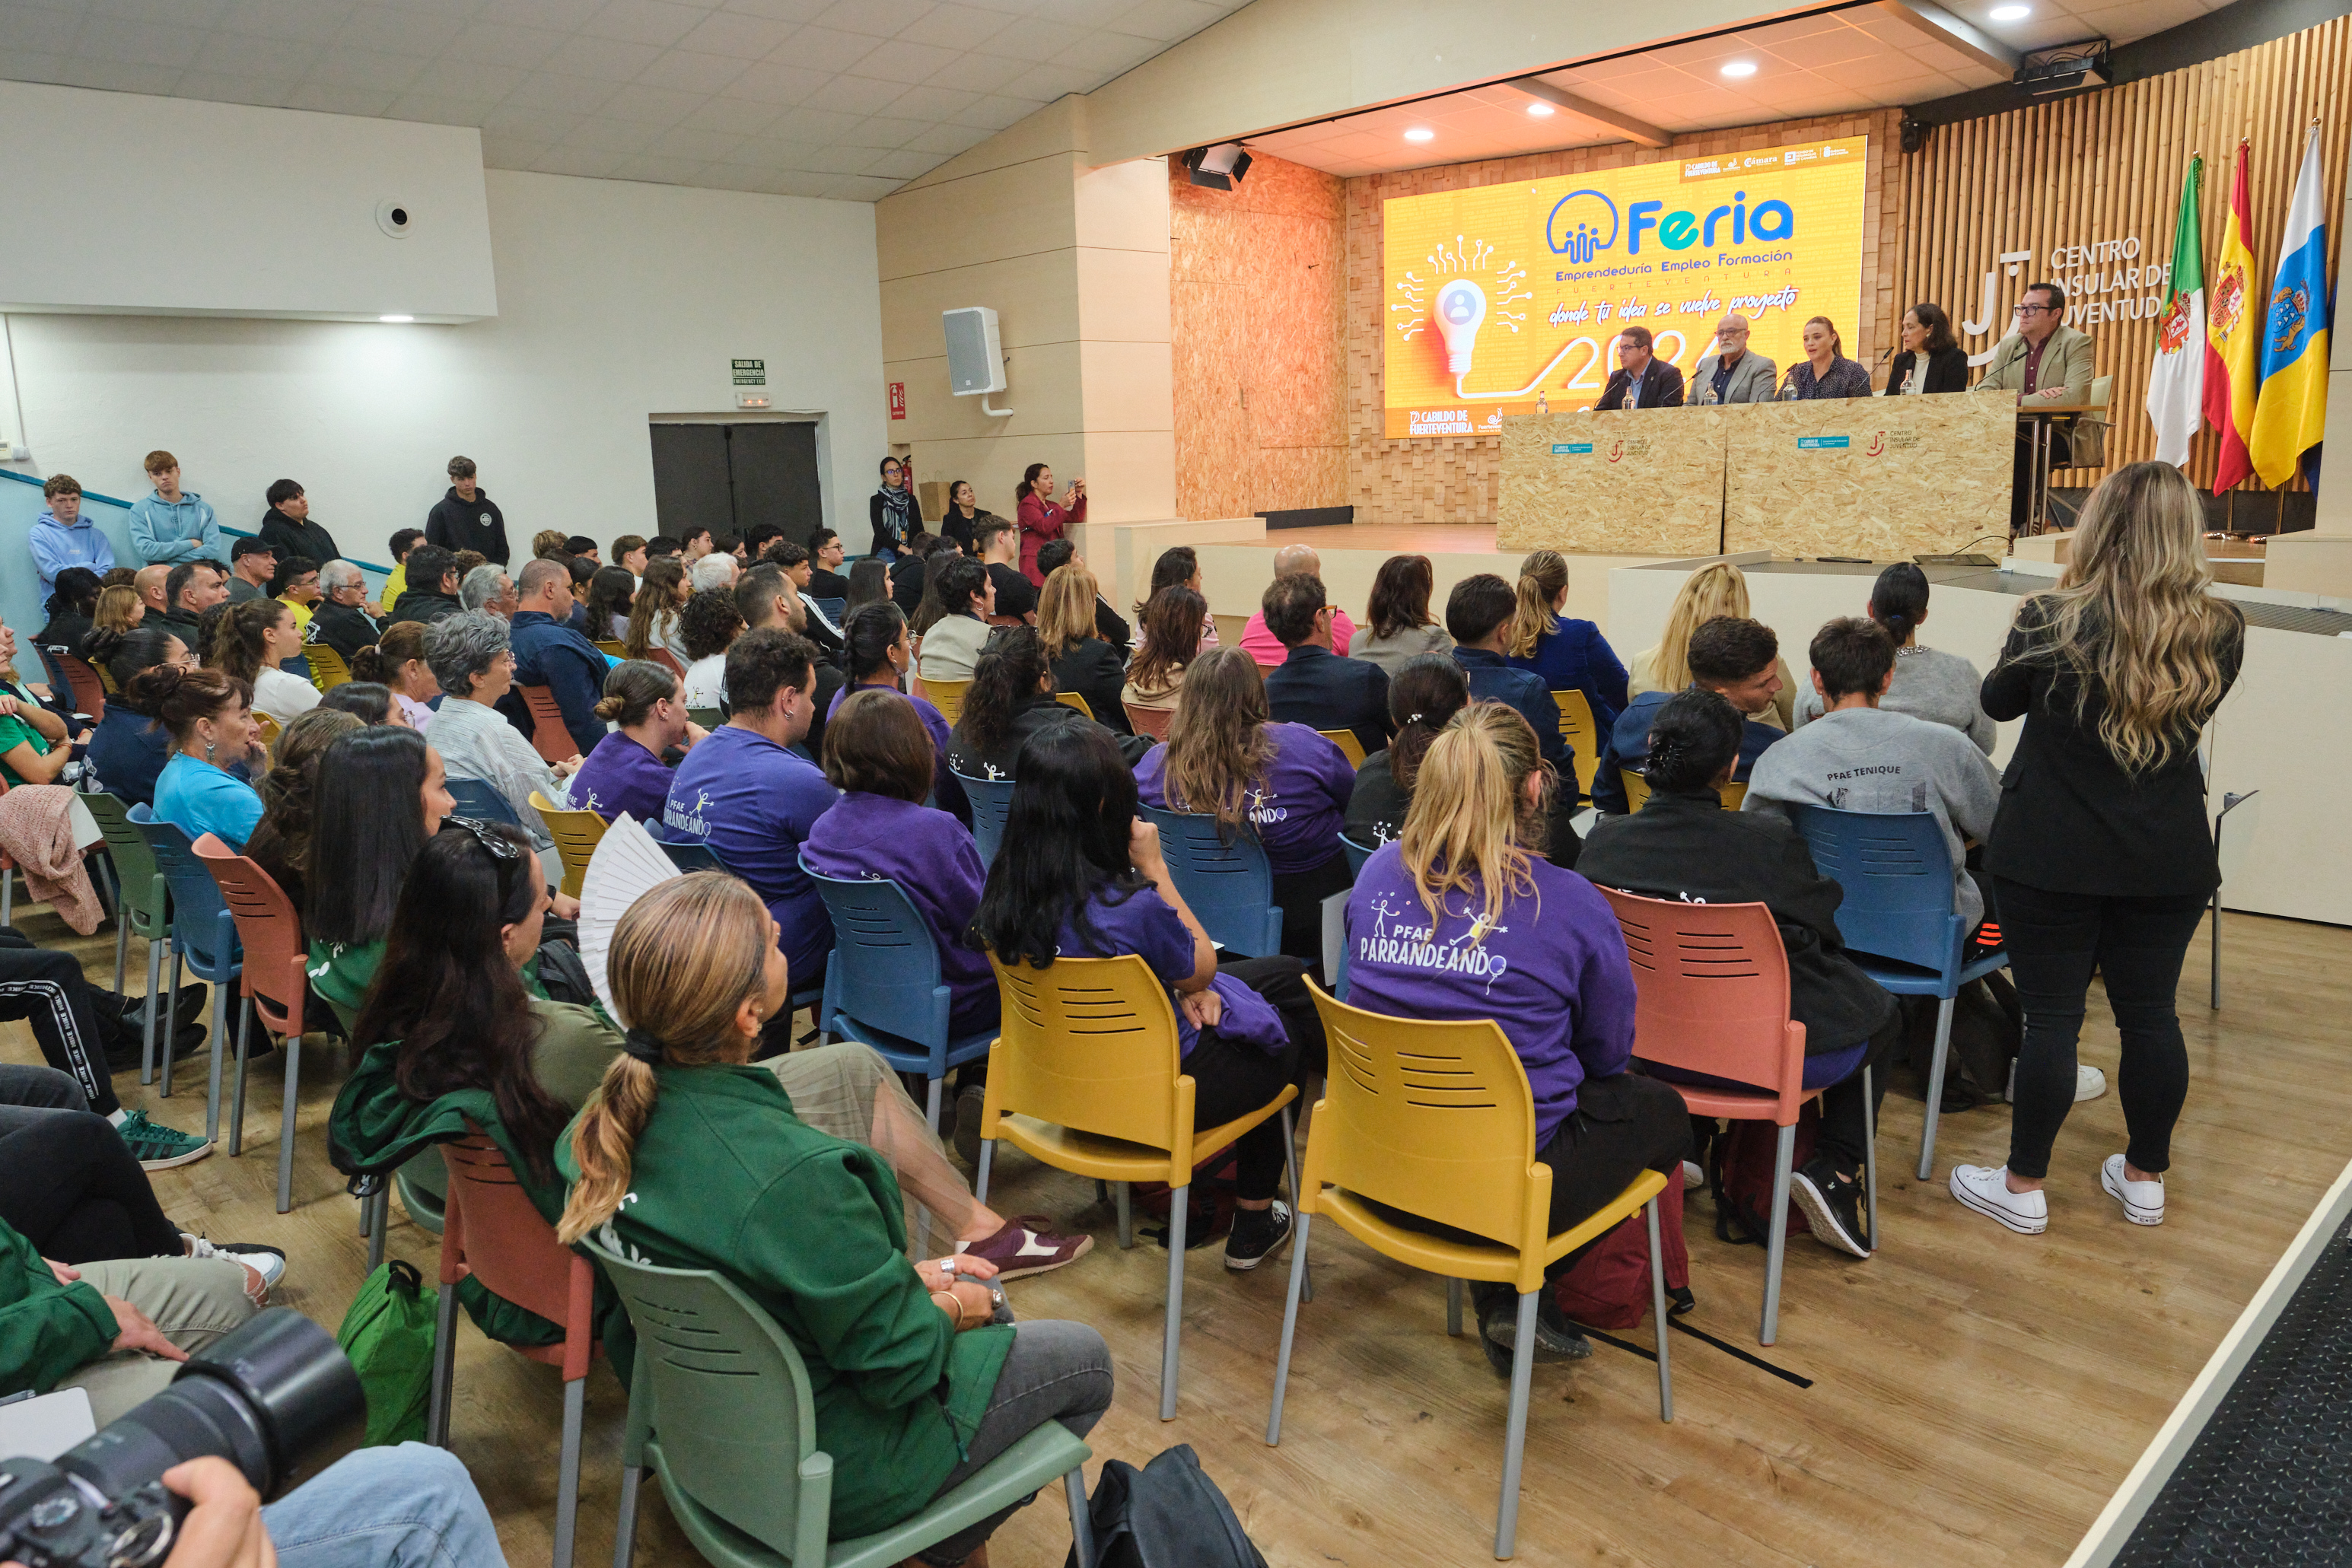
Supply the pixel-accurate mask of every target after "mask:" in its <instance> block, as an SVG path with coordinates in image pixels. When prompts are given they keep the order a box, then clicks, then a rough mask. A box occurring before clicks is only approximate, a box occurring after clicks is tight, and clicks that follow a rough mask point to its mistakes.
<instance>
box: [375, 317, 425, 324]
mask: <svg viewBox="0 0 2352 1568" xmlns="http://www.w3.org/2000/svg"><path fill="white" fill-rule="evenodd" d="M376 319H377V320H379V321H385V322H392V323H398V322H402V321H414V320H415V319H416V318H415V317H414V316H379V317H377V318H376Z"/></svg>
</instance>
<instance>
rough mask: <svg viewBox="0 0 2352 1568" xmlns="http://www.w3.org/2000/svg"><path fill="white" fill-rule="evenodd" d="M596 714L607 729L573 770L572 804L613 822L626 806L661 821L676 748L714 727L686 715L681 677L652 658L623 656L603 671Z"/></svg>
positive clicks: (638, 817)
mask: <svg viewBox="0 0 2352 1568" xmlns="http://www.w3.org/2000/svg"><path fill="white" fill-rule="evenodd" d="M596 716H597V717H598V718H600V719H603V720H604V722H605V723H607V724H612V725H617V726H619V727H618V728H617V729H611V730H607V731H605V733H604V739H602V740H600V741H598V742H597V743H596V749H595V750H593V751H592V752H590V753H589V754H588V759H587V760H586V761H585V762H583V763H582V764H581V765H580V771H579V772H577V773H575V774H573V775H572V805H574V806H576V807H578V808H580V809H581V810H586V811H593V812H595V813H596V814H597V815H598V816H600V817H602V818H604V821H608V822H610V821H614V820H615V819H617V818H618V817H619V816H620V815H621V814H622V813H623V812H624V811H625V812H627V813H628V814H629V816H631V817H632V818H634V819H635V821H640V822H646V823H650V824H652V825H654V826H656V827H658V826H659V825H660V823H661V818H662V808H663V806H664V805H665V804H667V801H668V800H669V784H670V768H669V764H668V763H667V762H666V761H664V760H663V758H664V757H665V756H666V755H667V753H668V752H669V751H671V750H672V749H673V748H675V749H677V750H678V751H682V752H683V751H691V750H693V749H694V747H695V745H696V743H697V742H698V741H700V740H701V739H702V738H703V737H704V736H706V735H707V734H708V733H709V731H707V730H705V729H704V728H703V727H701V726H700V725H698V724H697V723H695V722H694V721H693V720H692V719H691V718H689V717H688V716H687V704H686V699H685V696H684V695H683V694H682V693H681V691H680V690H679V687H678V679H677V676H676V675H673V674H670V673H669V672H668V671H667V670H666V669H664V668H662V666H661V665H659V664H655V663H654V662H653V661H652V660H650V659H624V660H622V661H621V662H620V663H619V664H615V665H614V666H613V668H612V672H611V673H610V674H607V675H606V676H605V677H604V699H603V700H602V701H600V702H599V703H597V705H596Z"/></svg>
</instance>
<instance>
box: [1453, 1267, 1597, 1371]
mask: <svg viewBox="0 0 2352 1568" xmlns="http://www.w3.org/2000/svg"><path fill="white" fill-rule="evenodd" d="M1478 1335H1479V1337H1480V1338H1481V1339H1483V1340H1485V1341H1486V1345H1487V1350H1486V1360H1487V1361H1488V1363H1489V1364H1497V1365H1499V1367H1500V1369H1501V1371H1502V1372H1503V1374H1504V1375H1506V1376H1507V1375H1509V1374H1510V1370H1511V1353H1512V1352H1513V1351H1514V1350H1516V1349H1517V1347H1518V1343H1519V1296H1518V1292H1517V1291H1511V1290H1498V1291H1495V1292H1494V1293H1493V1294H1492V1295H1490V1296H1488V1297H1487V1299H1486V1300H1485V1301H1482V1302H1480V1304H1479V1308H1478ZM1498 1352H1499V1353H1500V1354H1499V1359H1498V1356H1497V1353H1498ZM1591 1354H1592V1342H1591V1340H1589V1339H1587V1338H1585V1337H1584V1333H1583V1331H1582V1330H1581V1329H1579V1328H1578V1327H1577V1326H1576V1325H1575V1324H1574V1323H1572V1322H1569V1321H1568V1317H1567V1314H1566V1313H1564V1312H1561V1311H1560V1310H1559V1298H1558V1297H1556V1296H1554V1295H1553V1294H1552V1293H1551V1289H1550V1287H1549V1285H1547V1286H1546V1287H1545V1288H1544V1289H1543V1290H1542V1291H1538V1293H1537V1296H1536V1359H1537V1360H1538V1361H1582V1360H1584V1359H1585V1358H1586V1357H1587V1356H1590V1355H1591Z"/></svg>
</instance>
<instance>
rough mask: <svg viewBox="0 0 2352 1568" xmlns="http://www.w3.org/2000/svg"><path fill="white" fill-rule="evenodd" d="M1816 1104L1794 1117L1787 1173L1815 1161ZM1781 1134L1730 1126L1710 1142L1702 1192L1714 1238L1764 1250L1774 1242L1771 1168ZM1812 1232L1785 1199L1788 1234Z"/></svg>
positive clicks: (1760, 1125) (1767, 1126) (1761, 1125)
mask: <svg viewBox="0 0 2352 1568" xmlns="http://www.w3.org/2000/svg"><path fill="white" fill-rule="evenodd" d="M1821 1124H1822V1113H1821V1103H1820V1101H1819V1100H1817V1099H1816V1100H1808V1101H1806V1102H1805V1104H1804V1109H1803V1110H1801V1111H1800V1112H1799V1113H1797V1140H1796V1152H1795V1153H1794V1154H1793V1155H1791V1156H1790V1162H1789V1168H1790V1170H1791V1171H1795V1170H1799V1169H1801V1168H1802V1167H1803V1166H1804V1163H1805V1162H1806V1161H1807V1160H1809V1159H1811V1158H1812V1157H1813V1141H1814V1137H1815V1135H1816V1134H1818V1133H1819V1132H1820V1131H1821ZM1779 1143H1780V1128H1779V1127H1777V1126H1775V1125H1774V1124H1771V1123H1769V1122H1734V1123H1732V1124H1730V1128H1729V1130H1728V1131H1725V1132H1718V1133H1717V1134H1715V1136H1714V1137H1713V1138H1712V1139H1711V1140H1709V1142H1708V1145H1707V1153H1706V1186H1707V1193H1708V1196H1709V1197H1713V1198H1714V1200H1715V1238H1716V1239H1717V1240H1718V1241H1728V1242H1731V1243H1733V1244H1734V1245H1735V1246H1741V1247H1747V1246H1755V1247H1765V1246H1769V1245H1770V1244H1771V1239H1772V1166H1773V1158H1774V1154H1775V1151H1776V1149H1777V1146H1778V1145H1779ZM1812 1233H1813V1228H1812V1227H1811V1225H1810V1224H1808V1223H1807V1222H1806V1220H1805V1211H1804V1210H1803V1209H1802V1208H1801V1207H1798V1204H1797V1200H1796V1199H1795V1198H1794V1197H1790V1199H1789V1234H1790V1235H1791V1236H1811V1234H1812Z"/></svg>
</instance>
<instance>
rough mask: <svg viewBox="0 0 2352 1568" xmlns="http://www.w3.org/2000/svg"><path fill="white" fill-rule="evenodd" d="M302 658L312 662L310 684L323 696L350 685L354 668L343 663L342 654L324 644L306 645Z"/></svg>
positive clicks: (303, 646)
mask: <svg viewBox="0 0 2352 1568" xmlns="http://www.w3.org/2000/svg"><path fill="white" fill-rule="evenodd" d="M302 656H303V657H304V658H305V659H308V660H309V661H310V684H311V685H314V686H316V687H318V688H319V690H320V693H321V694H324V693H327V692H331V691H333V690H334V689H335V688H336V687H337V686H340V685H348V684H349V683H350V681H351V678H352V667H351V666H350V665H349V664H344V663H343V656H342V655H341V653H336V652H335V651H334V650H333V649H332V648H330V647H329V646H327V644H325V643H304V644H302Z"/></svg>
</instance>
